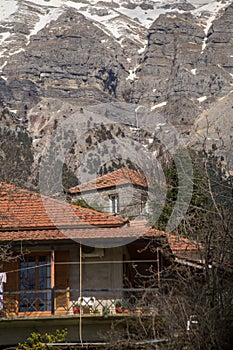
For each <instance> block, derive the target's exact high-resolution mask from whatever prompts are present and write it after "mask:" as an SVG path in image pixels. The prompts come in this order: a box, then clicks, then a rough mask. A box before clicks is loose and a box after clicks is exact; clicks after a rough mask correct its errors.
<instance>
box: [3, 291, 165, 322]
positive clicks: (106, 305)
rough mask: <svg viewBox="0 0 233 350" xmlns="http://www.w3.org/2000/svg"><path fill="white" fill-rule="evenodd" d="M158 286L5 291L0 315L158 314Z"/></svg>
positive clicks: (12, 316) (105, 315)
mask: <svg viewBox="0 0 233 350" xmlns="http://www.w3.org/2000/svg"><path fill="white" fill-rule="evenodd" d="M157 291H158V290H157V288H148V289H145V288H127V289H126V288H124V289H122V288H115V289H112V288H102V289H83V290H82V293H81V295H82V297H81V298H80V297H79V295H80V291H79V289H53V288H50V289H43V290H22V291H11V292H3V293H1V294H0V317H4V318H17V317H21V318H22V317H30V316H32V317H33V316H40V315H41V316H43V315H44V316H45V315H46V316H59V315H61V316H64V315H67V316H72V315H73V316H75V315H80V314H81V315H84V316H93V317H94V316H103V317H107V316H110V315H114V316H118V315H133V314H135V315H136V314H151V313H156V308H155V305H156V298H157Z"/></svg>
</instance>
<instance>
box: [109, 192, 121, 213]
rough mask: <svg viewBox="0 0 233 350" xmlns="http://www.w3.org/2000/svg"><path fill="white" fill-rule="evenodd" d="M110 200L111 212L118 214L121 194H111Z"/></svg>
mask: <svg viewBox="0 0 233 350" xmlns="http://www.w3.org/2000/svg"><path fill="white" fill-rule="evenodd" d="M109 202H110V213H113V214H117V213H119V196H118V194H111V195H110V196H109Z"/></svg>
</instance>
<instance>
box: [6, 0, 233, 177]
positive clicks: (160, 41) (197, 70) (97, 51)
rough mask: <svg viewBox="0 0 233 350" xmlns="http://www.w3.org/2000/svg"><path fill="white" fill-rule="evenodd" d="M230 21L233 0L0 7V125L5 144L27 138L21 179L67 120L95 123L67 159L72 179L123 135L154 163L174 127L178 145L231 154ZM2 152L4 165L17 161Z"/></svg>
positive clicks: (54, 0)
mask: <svg viewBox="0 0 233 350" xmlns="http://www.w3.org/2000/svg"><path fill="white" fill-rule="evenodd" d="M232 18H233V2H232V0H219V1H213V0H190V1H175V0H157V1H152V0H144V1H141V0H131V1H130V0H127V1H126V0H120V1H113V0H112V1H111V0H108V1H107V0H106V1H98V0H82V1H75V0H73V1H71V0H70V1H67V0H31V1H26V0H20V1H17V0H5V1H4V2H2V3H1V4H0V43H1V47H0V103H1V110H2V111H5V112H4V113H5V114H4V113H1V121H0V123H1V125H2V126H1V128H3V129H4V130H5V129H7V130H8V129H9V130H10V132H11V133H12V135H15V138H13V139H12V142H13V143H18V133H19V132H23V133H24V134H25V135H27V140H26V141H25V140H24V141H21V142H25V143H23V144H22V149H24V148H25V147H26V148H27V149H30V152H29V153H30V155H28V157H29V158H28V159H30V161H29V160H28V162H27V164H28V167H30V171H31V177H30V178H29V180H28V181H29V182H30V181H32V180H34V181H35V179H37V176H38V170H39V164H40V161H41V157H42V154H43V151H44V148H45V147H46V145H48V143H49V141H50V140H51V137H52V135H53V133H54V132H56V130H57V129H58V127H59V125H60V124H61V123H63V122H64V121H67V122H68V121H69V118H70V117H71V116H72V117H75V118H76V120H77V121H78V122H79V121H80V123H81V124H82V123H83V122H84V121H85V122H87V121H89V124H90V123H92V121H93V120H94V121H95V119H96V123H97V125H98V126H97V129H96V125H95V123H93V128H94V129H95V130H94V131H93V130H89V129H90V128H89V127H88V126H87V125H86V126H85V132H83V133H80V134H79V135H78V136H77V137H76V140H75V142H73V145H72V147H71V149H70V150H69V152H68V155H69V161H66V166H67V168H69V170H70V171H71V172H72V174H73V175H74V176H78V167H79V164H80V163H81V162H82V161H83V160H85V156H86V154H87V152H90V149H91V148H93V147H94V148H95V147H96V145H97V144H98V142H99V143H100V142H102V140H111V139H112V138H113V136H114V135H115V136H117V135H120V134H121V135H124V136H125V135H126V138H132V139H133V140H135V141H140V143H141V144H142V145H143V147H144V149H145V150H146V151H148V152H154V153H155V154H156V156H158V155H161V152H163V151H161V141H162V142H163V143H164V148H167V143H169V142H170V140H171V137H170V136H169V135H170V134H171V133H172V131H171V130H173V127H175V130H176V131H175V134H176V135H175V139H176V141H175V142H176V143H178V144H179V143H182V144H184V143H185V145H188V146H191V147H194V148H196V149H199V148H200V147H202V145H203V140H206V147H207V148H208V149H209V150H211V151H212V152H213V151H214V152H216V154H217V155H222V154H224V157H225V158H226V157H229V154H231V137H232V136H233V135H232V134H233V130H232V125H233V123H232V121H233V109H232V91H233V88H232V85H233V21H232ZM223 111H224V112H223ZM6 114H7V118H8V122H7V123H6V117H5V119H4V115H5V116H6ZM97 115H98V117H97ZM101 120H102V121H101ZM209 120H210V124H211V127H209V126H208V125H209V124H208V123H206V124H205V122H204V121H209ZM111 123H114V126H112V125H110V124H111ZM103 124H104V125H103ZM67 125H68V124H67ZM78 125H79V124H78ZM91 125H92V124H91ZM226 125H227V126H228V127H227V129H226ZM78 127H79V126H78ZM119 130H120V131H119ZM159 131H160V132H161V135H160V136H159ZM216 134H218V136H216ZM4 135H5V134H4ZM4 135H3V138H2V140H3V141H2V142H3V144H4V145H5V143H6V142H8V141H9V140H8V141H6V136H4ZM166 135H168V137H167V136H166ZM73 141H74V140H73ZM158 141H159V142H158ZM4 147H5V146H4ZM171 147H172V146H171ZM168 148H169V147H168ZM5 149H7V147H5V148H4V157H5V159H6V158H7V159H12V157H13V156H14V157H15V154H12V152H9V153H8V154H6V151H5ZM9 149H11V148H9ZM169 149H170V148H169ZM21 156H22V155H21ZM0 157H1V158H2V159H3V160H4V158H3V151H1V152H0ZM22 159H24V158H23V156H22ZM133 162H134V161H133V160H132V163H133ZM101 163H103V162H101V159H99V160H98V161H97V162H96V166H100V165H101ZM118 163H119V164H120V163H121V162H120V161H119V162H118ZM17 166H18V164H17ZM20 166H21V165H20ZM92 172H95V167H94V169H93V170H92ZM16 173H17V172H16ZM73 175H72V176H73ZM9 176H10V175H9Z"/></svg>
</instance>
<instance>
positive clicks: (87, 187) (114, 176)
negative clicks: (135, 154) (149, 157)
mask: <svg viewBox="0 0 233 350" xmlns="http://www.w3.org/2000/svg"><path fill="white" fill-rule="evenodd" d="M124 184H132V185H136V186H141V187H144V188H145V187H146V188H147V187H148V184H147V179H146V177H145V176H144V175H143V174H142V173H140V172H138V171H135V170H131V169H128V168H121V169H118V170H115V171H113V172H111V173H109V174H106V175H103V176H100V177H98V178H97V179H93V180H91V181H88V182H85V183H83V184H81V185H78V186H75V187H72V188H70V189H69V193H70V194H75V193H80V192H86V191H93V190H100V189H103V188H108V187H114V186H118V185H124Z"/></svg>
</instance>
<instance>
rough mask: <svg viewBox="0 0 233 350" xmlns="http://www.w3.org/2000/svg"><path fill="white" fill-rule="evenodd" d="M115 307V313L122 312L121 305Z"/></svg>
mask: <svg viewBox="0 0 233 350" xmlns="http://www.w3.org/2000/svg"><path fill="white" fill-rule="evenodd" d="M115 308H116V313H117V314H122V306H116V307H115Z"/></svg>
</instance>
